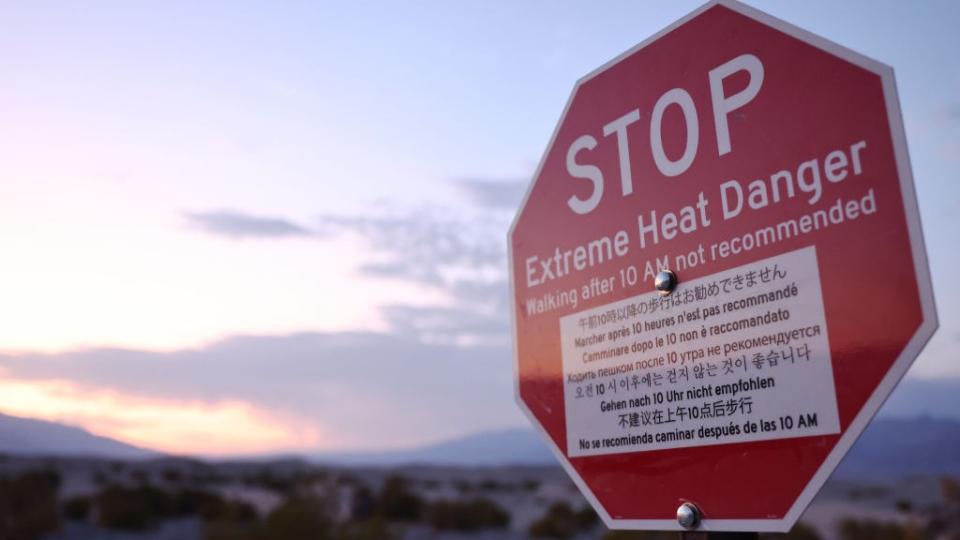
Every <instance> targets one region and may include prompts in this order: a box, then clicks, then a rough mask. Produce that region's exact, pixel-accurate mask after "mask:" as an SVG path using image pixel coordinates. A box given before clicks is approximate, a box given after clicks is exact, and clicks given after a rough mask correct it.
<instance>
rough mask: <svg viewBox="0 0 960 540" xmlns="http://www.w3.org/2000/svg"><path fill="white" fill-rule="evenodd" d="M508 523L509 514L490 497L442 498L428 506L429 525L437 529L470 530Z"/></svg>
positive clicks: (499, 526)
mask: <svg viewBox="0 0 960 540" xmlns="http://www.w3.org/2000/svg"><path fill="white" fill-rule="evenodd" d="M509 523H510V514H508V513H507V512H506V511H504V510H503V509H502V508H500V506H498V505H497V504H496V503H495V502H493V501H491V500H490V499H485V498H478V499H473V500H470V501H445V500H444V501H437V502H435V503H433V504H432V505H431V506H430V525H432V526H433V528H434V529H437V530H454V531H463V532H472V531H478V530H480V529H487V528H503V527H506V526H507V524H509Z"/></svg>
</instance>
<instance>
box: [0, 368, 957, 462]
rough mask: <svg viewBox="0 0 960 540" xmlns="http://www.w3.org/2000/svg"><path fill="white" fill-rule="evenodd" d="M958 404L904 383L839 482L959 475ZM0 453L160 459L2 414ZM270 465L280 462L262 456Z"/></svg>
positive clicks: (378, 458)
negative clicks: (272, 461)
mask: <svg viewBox="0 0 960 540" xmlns="http://www.w3.org/2000/svg"><path fill="white" fill-rule="evenodd" d="M958 396H960V384H958V382H957V381H956V380H947V381H946V382H944V381H910V380H908V381H905V382H904V384H901V385H900V387H899V388H898V389H897V391H896V392H895V393H894V395H893V396H892V397H891V399H890V400H889V401H888V402H887V404H886V405H885V406H884V408H883V409H882V410H881V412H880V414H879V415H878V417H877V418H875V419H874V420H873V422H871V423H870V425H869V426H868V427H867V429H866V431H865V432H864V433H863V434H862V436H861V437H860V439H859V440H858V441H857V442H856V444H854V446H853V448H851V450H850V452H849V453H848V455H847V457H846V458H845V459H844V460H843V462H842V463H841V464H840V466H839V467H838V468H837V470H836V471H835V473H834V476H835V477H842V478H850V479H856V478H864V477H869V478H875V479H876V478H896V477H900V476H905V475H910V474H943V473H948V474H960V416H954V417H941V416H939V415H938V416H934V415H932V414H930V413H931V412H933V411H938V412H940V413H941V414H942V413H947V414H950V413H951V412H952V411H953V410H954V409H956V407H955V403H956V402H957V400H958ZM951 416H953V415H951ZM0 453H3V454H8V455H29V456H90V457H103V458H110V459H147V458H151V457H157V456H160V455H161V454H160V453H158V452H153V451H151V450H148V449H145V448H140V447H137V446H133V445H130V444H127V443H124V442H120V441H117V440H113V439H109V438H107V437H102V436H98V435H95V434H92V433H90V432H88V431H86V430H84V429H81V428H77V427H73V426H68V425H64V424H58V423H55V422H49V421H43V420H34V419H27V418H18V417H14V416H8V415H3V414H0ZM270 457H276V456H261V458H263V459H268V458H270ZM300 457H301V458H306V459H309V460H310V461H313V462H317V463H328V464H334V465H341V466H361V465H371V466H398V465H413V464H423V465H449V466H492V465H505V464H515V465H555V464H556V460H555V458H554V456H553V453H552V452H551V451H550V450H549V449H548V448H547V446H546V444H545V443H544V442H543V441H542V440H541V438H540V435H539V434H537V433H536V432H535V431H534V430H533V429H529V428H516V429H507V430H500V431H489V432H482V433H476V434H472V435H468V436H465V437H461V438H456V439H452V440H447V441H442V442H439V443H436V444H430V445H426V446H422V447H418V448H411V449H406V450H385V451H378V452H336V453H321V454H312V455H309V456H300ZM247 459H250V457H249V456H247Z"/></svg>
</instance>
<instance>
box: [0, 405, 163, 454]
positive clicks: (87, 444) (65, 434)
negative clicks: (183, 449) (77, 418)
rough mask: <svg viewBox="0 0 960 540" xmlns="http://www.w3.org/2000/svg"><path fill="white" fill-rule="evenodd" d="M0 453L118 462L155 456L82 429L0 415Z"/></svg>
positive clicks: (150, 452)
mask: <svg viewBox="0 0 960 540" xmlns="http://www.w3.org/2000/svg"><path fill="white" fill-rule="evenodd" d="M0 453H3V454H15V455H29V456H91V457H106V458H120V459H141V458H149V457H157V456H158V455H159V454H157V453H156V452H152V451H149V450H145V449H143V448H139V447H136V446H133V445H130V444H126V443H122V442H120V441H115V440H113V439H109V438H107V437H101V436H99V435H94V434H92V433H90V432H89V431H86V430H84V429H81V428H78V427H73V426H67V425H64V424H58V423H56V422H47V421H45V420H34V419H30V418H20V417H16V416H8V415H5V414H0Z"/></svg>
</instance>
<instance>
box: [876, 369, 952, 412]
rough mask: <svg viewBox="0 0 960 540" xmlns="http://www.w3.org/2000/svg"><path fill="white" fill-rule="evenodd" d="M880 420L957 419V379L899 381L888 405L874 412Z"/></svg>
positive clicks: (913, 378) (908, 378)
mask: <svg viewBox="0 0 960 540" xmlns="http://www.w3.org/2000/svg"><path fill="white" fill-rule="evenodd" d="M877 416H879V417H880V418H892V417H896V418H915V417H918V416H932V417H936V418H953V419H954V420H960V378H958V377H942V378H939V379H918V378H916V377H907V378H905V379H903V380H902V381H900V384H898V385H897V387H896V388H895V389H894V391H893V393H892V394H890V397H889V398H888V399H887V402H886V403H884V404H883V407H881V408H880V412H879V413H877Z"/></svg>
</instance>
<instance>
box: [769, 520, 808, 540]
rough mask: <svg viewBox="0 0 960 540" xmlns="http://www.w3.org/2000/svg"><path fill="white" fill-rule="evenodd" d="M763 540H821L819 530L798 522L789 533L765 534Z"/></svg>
mask: <svg viewBox="0 0 960 540" xmlns="http://www.w3.org/2000/svg"><path fill="white" fill-rule="evenodd" d="M760 539H761V540H781V539H782V540H820V535H819V534H818V533H817V530H816V529H814V528H813V527H811V526H809V525H807V524H806V523H802V522H798V523H797V524H796V525H794V526H793V528H792V529H790V531H789V532H787V533H783V534H781V533H764V534H761V535H760Z"/></svg>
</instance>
